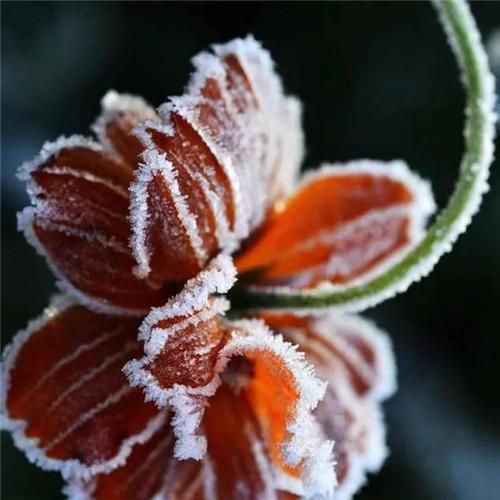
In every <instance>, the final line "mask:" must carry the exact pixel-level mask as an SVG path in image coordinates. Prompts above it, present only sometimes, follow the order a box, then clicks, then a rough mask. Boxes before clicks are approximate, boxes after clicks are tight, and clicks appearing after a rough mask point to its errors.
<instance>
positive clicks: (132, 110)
mask: <svg viewBox="0 0 500 500" xmlns="http://www.w3.org/2000/svg"><path fill="white" fill-rule="evenodd" d="M101 105H102V113H101V115H100V116H99V118H98V119H97V120H96V123H95V124H94V126H93V129H94V131H95V133H96V135H97V137H98V138H99V140H100V141H101V143H102V144H103V145H104V147H105V148H106V149H107V150H108V151H109V152H111V153H115V154H117V155H118V156H120V157H121V159H122V160H123V161H124V162H125V163H127V164H128V165H130V166H131V167H132V168H135V167H136V166H137V163H138V160H139V158H138V156H139V155H140V154H141V153H142V151H143V149H144V148H143V146H142V144H141V142H140V141H139V139H137V137H135V136H134V135H132V133H131V132H132V129H133V128H134V127H135V126H137V125H138V124H139V123H141V122H143V121H145V120H157V119H158V116H157V115H156V113H155V111H154V109H153V108H152V107H151V106H149V105H148V104H147V103H146V102H145V101H144V100H143V99H141V98H140V97H137V96H132V95H128V94H118V93H116V92H114V91H113V90H111V91H109V92H108V93H107V94H106V95H105V96H104V98H103V99H102V102H101Z"/></svg>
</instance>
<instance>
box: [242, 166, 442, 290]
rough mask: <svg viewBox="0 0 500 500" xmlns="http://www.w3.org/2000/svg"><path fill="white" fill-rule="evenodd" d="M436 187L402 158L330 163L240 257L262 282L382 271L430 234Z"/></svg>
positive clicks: (313, 281)
mask: <svg viewBox="0 0 500 500" xmlns="http://www.w3.org/2000/svg"><path fill="white" fill-rule="evenodd" d="M433 208H434V202H433V199H432V195H431V193H430V189H429V187H428V185H427V183H425V182H424V181H422V180H421V179H419V178H418V177H416V176H415V175H414V174H412V173H411V172H410V171H409V170H408V168H407V167H406V165H404V164H403V163H401V162H391V163H386V164H384V163H381V162H378V163H377V162H372V161H368V160H366V161H360V162H353V163H351V164H348V165H346V166H333V167H324V168H323V169H321V170H319V172H315V173H313V174H312V175H309V176H306V178H305V179H304V181H303V183H302V185H301V187H300V188H299V189H298V190H297V192H296V193H295V194H294V195H293V196H292V197H291V198H290V199H289V200H288V201H287V202H286V204H285V205H284V206H283V207H278V208H277V209H276V211H275V214H274V216H273V217H271V219H270V221H269V223H268V224H267V225H266V226H265V227H264V229H263V230H262V232H261V234H260V235H259V236H258V237H257V238H256V239H255V241H254V242H253V243H252V244H251V245H250V246H249V247H248V248H247V249H245V251H243V252H242V254H241V255H240V256H239V257H238V258H237V260H236V265H237V268H238V271H239V272H240V273H246V272H252V273H255V275H256V276H257V279H256V283H257V285H263V286H284V287H290V288H294V289H297V288H298V289H310V288H314V287H316V286H318V285H320V284H323V283H325V282H327V283H333V284H336V285H342V284H345V283H348V282H353V281H355V280H363V279H367V278H368V277H369V276H370V275H373V274H377V273H379V272H381V270H382V269H383V268H384V267H385V266H387V265H388V264H389V263H390V262H392V261H393V260H394V259H397V258H400V257H401V255H402V254H403V253H404V252H406V251H408V249H409V248H411V246H412V245H413V244H414V243H415V242H416V241H418V240H419V239H420V237H421V236H422V234H423V229H424V227H425V223H426V220H427V218H428V216H429V215H430V213H431V212H432V210H433Z"/></svg>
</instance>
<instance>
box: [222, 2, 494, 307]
mask: <svg viewBox="0 0 500 500" xmlns="http://www.w3.org/2000/svg"><path fill="white" fill-rule="evenodd" d="M434 5H435V7H436V9H437V11H438V13H439V16H440V19H441V22H442V24H443V27H444V29H445V31H446V33H447V35H448V39H449V42H450V44H451V46H452V49H453V51H454V53H455V56H456V58H457V61H458V64H459V66H460V68H461V71H462V78H463V83H464V86H465V89H466V95H467V108H466V113H465V115H466V122H465V130H464V135H465V153H464V156H463V159H462V163H461V166H460V176H459V179H458V182H457V184H456V186H455V189H454V191H453V194H452V195H451V197H450V200H449V202H448V204H447V206H446V208H444V209H443V210H442V212H441V213H440V214H439V215H438V216H437V218H436V220H435V222H434V223H433V225H432V226H431V227H430V228H429V230H428V231H427V233H426V235H425V237H424V238H423V239H422V240H421V241H420V242H419V243H418V244H417V245H416V246H415V247H414V248H413V249H412V250H411V251H410V252H409V253H407V254H406V255H405V257H404V258H402V260H400V261H399V262H398V263H396V264H395V265H393V266H392V267H390V268H389V269H387V270H386V271H385V272H383V273H382V274H381V275H379V276H377V277H375V278H373V279H371V280H369V281H367V282H365V283H363V284H360V285H354V286H352V285H351V286H349V285H347V286H345V287H339V286H338V287H335V286H332V287H327V288H320V289H317V290H311V291H305V292H300V291H296V292H294V291H287V290H281V289H279V288H278V289H276V290H272V291H270V292H269V291H266V290H263V289H259V288H257V287H256V288H253V289H252V288H250V289H245V288H243V287H242V288H239V289H236V290H235V292H234V294H233V296H232V297H231V299H232V304H233V307H234V308H236V309H260V308H265V309H287V308H294V309H297V308H298V309H317V308H323V307H332V306H335V307H337V308H342V309H344V310H348V311H359V310H362V309H365V308H366V307H370V306H373V305H375V304H378V303H379V302H381V301H383V300H385V299H387V298H389V297H391V296H393V295H395V294H396V293H399V292H403V291H405V290H406V289H407V288H408V287H409V286H410V285H411V284H412V283H413V282H415V281H418V280H419V279H421V278H422V277H424V276H426V275H427V274H429V273H430V271H431V270H432V268H433V267H434V265H435V264H436V263H437V261H438V260H439V259H440V258H441V257H442V255H443V254H445V253H446V252H448V251H450V250H451V247H452V245H453V244H454V243H455V241H456V239H457V238H458V236H459V235H460V234H461V233H462V232H463V231H465V229H466V227H467V225H468V224H469V222H470V221H471V219H472V217H473V215H474V214H475V213H476V212H477V210H478V208H479V205H480V202H481V198H482V195H483V194H484V193H485V192H486V191H487V189H488V184H487V178H488V173H489V166H490V164H491V162H492V160H493V141H494V136H495V114H494V112H493V109H494V105H495V94H494V78H493V76H492V74H491V72H490V69H489V65H488V60H487V57H486V53H485V51H484V48H483V46H482V43H481V38H480V35H479V32H478V30H477V27H476V24H475V21H474V18H473V17H472V14H471V12H470V10H469V7H468V5H467V3H466V2H465V1H464V0H442V1H437V0H434Z"/></svg>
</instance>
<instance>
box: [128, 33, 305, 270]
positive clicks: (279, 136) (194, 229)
mask: <svg viewBox="0 0 500 500" xmlns="http://www.w3.org/2000/svg"><path fill="white" fill-rule="evenodd" d="M193 61H194V64H195V66H196V71H195V73H194V74H193V76H192V78H191V81H190V83H189V85H188V88H187V91H186V93H185V94H184V95H182V96H181V97H174V98H171V99H170V101H169V102H168V103H167V104H165V105H163V106H162V107H161V108H160V116H161V123H158V122H154V121H153V122H145V123H144V124H142V125H141V126H140V127H138V129H137V134H138V137H139V138H140V139H141V140H142V142H143V144H144V147H145V148H147V152H146V153H145V154H144V155H143V162H142V166H141V168H140V171H139V173H138V175H137V177H136V180H135V182H134V184H133V186H132V192H133V196H132V205H131V217H132V220H133V222H134V224H133V233H134V234H133V239H132V243H133V250H134V255H135V257H136V259H137V262H138V272H139V274H140V275H141V276H147V275H148V274H149V272H150V271H151V269H153V270H159V269H162V270H164V272H165V273H166V275H167V277H170V275H173V276H174V277H175V278H189V277H191V276H193V274H194V273H195V272H196V271H197V270H200V269H202V268H203V266H204V265H205V264H206V263H207V262H208V261H209V260H210V259H211V258H212V257H213V256H214V255H215V253H217V251H218V250H221V249H224V250H234V249H235V248H236V247H237V246H238V244H239V242H240V241H241V239H242V238H245V237H246V236H248V235H249V233H250V232H251V231H252V230H254V229H255V228H256V227H257V226H259V225H260V224H261V223H262V221H263V220H264V217H265V215H266V214H267V211H268V210H269V208H270V207H271V206H272V205H273V204H274V202H275V201H276V200H277V199H279V198H281V197H283V196H284V195H285V194H287V193H288V192H289V191H290V189H291V186H292V184H293V181H294V178H295V175H296V172H297V169H298V166H299V164H300V159H301V156H302V135H301V129H300V123H299V122H300V106H299V104H298V102H297V101H296V100H294V99H291V98H285V96H284V95H283V90H282V87H281V82H280V81H279V79H278V77H277V75H276V74H275V73H274V69H273V63H272V61H271V59H270V56H269V54H268V53H267V52H266V51H264V50H263V49H262V47H261V46H260V45H259V44H258V43H257V42H256V41H255V40H253V38H251V37H249V38H247V39H245V40H234V41H232V42H229V43H228V44H226V45H221V46H216V47H214V53H213V54H208V53H202V54H200V55H198V56H196V57H195V58H194V60H193ZM172 259H178V260H180V262H179V265H176V266H165V262H170V261H171V260H172ZM181 273H183V274H182V275H180V274H181Z"/></svg>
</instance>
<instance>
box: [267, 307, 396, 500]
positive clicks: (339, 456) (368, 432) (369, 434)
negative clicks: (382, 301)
mask: <svg viewBox="0 0 500 500" xmlns="http://www.w3.org/2000/svg"><path fill="white" fill-rule="evenodd" d="M264 319H265V321H266V322H267V323H268V324H269V325H270V326H271V327H272V328H273V329H274V330H275V331H277V332H280V333H281V334H283V335H284V337H285V338H286V339H288V340H290V341H292V342H294V343H297V344H298V345H300V347H301V349H302V350H303V351H304V352H305V354H306V358H307V360H308V361H309V362H310V363H312V364H313V365H314V367H315V368H316V371H317V373H318V374H319V375H320V376H321V377H322V378H323V379H324V380H327V381H328V387H327V390H326V395H325V398H324V399H323V401H322V402H321V403H320V404H319V405H318V408H317V409H316V411H315V416H316V418H317V419H318V421H319V422H320V424H321V427H322V429H323V432H324V435H325V437H326V438H328V439H330V440H332V441H334V443H335V444H334V447H333V454H334V459H335V473H336V479H337V483H338V486H337V488H336V490H335V493H334V496H333V498H334V499H336V500H344V499H349V498H351V497H352V495H353V494H354V493H355V492H356V491H357V490H358V489H359V488H360V487H361V486H362V485H363V483H364V482H365V481H366V474H367V473H368V472H376V471H377V470H378V469H379V468H380V467H381V466H382V464H383V462H384V459H385V457H386V455H387V450H386V444H385V427H384V422H383V416H382V413H381V409H380V403H381V401H383V400H384V399H386V398H387V397H389V396H390V395H391V394H392V393H393V392H394V390H395V367H394V360H393V356H392V350H391V347H390V344H389V341H388V338H387V336H386V335H385V334H384V333H383V332H380V331H379V330H378V329H377V328H376V327H375V326H374V325H373V324H371V323H370V322H368V321H366V320H363V319H361V318H357V317H349V316H341V315H336V314H328V315H323V316H320V317H296V316H293V315H289V314H288V315H278V314H266V315H265V316H264Z"/></svg>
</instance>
